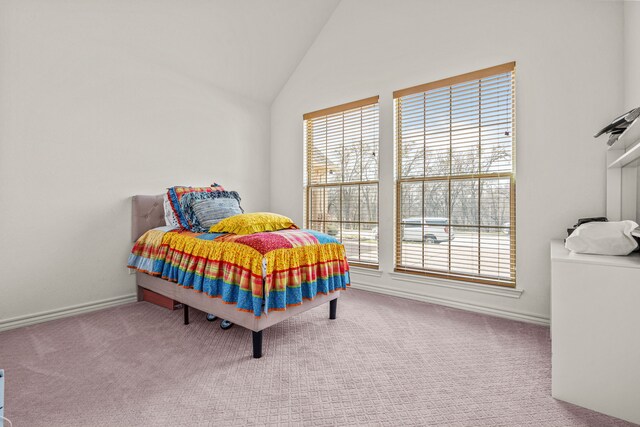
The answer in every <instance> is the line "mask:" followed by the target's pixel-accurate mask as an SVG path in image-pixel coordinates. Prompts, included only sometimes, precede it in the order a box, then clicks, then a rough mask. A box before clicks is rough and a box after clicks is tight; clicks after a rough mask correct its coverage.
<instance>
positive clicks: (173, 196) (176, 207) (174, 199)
mask: <svg viewBox="0 0 640 427" xmlns="http://www.w3.org/2000/svg"><path fill="white" fill-rule="evenodd" d="M216 191H224V188H222V186H221V185H219V184H216V183H213V184H212V185H211V187H185V186H182V185H178V186H175V187H171V188H169V189H167V197H168V199H169V205H170V208H171V211H173V214H174V216H175V217H176V219H177V221H178V224H179V226H180V227H181V228H186V229H188V228H189V221H188V220H187V218H186V216H185V214H184V211H183V210H182V204H181V203H180V201H181V200H182V198H183V197H184V196H185V194H190V193H213V192H216Z"/></svg>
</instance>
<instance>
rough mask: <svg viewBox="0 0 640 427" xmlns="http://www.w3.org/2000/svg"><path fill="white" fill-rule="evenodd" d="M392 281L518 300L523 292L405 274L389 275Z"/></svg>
mask: <svg viewBox="0 0 640 427" xmlns="http://www.w3.org/2000/svg"><path fill="white" fill-rule="evenodd" d="M389 275H390V276H391V278H392V279H393V280H398V281H403V282H413V283H419V284H421V285H429V286H438V287H441V288H448V289H457V290H461V291H470V292H478V293H481V294H489V295H498V296H502V297H507V298H515V299H518V298H520V296H521V295H522V293H523V292H524V290H523V289H517V288H507V287H502V286H494V285H483V284H478V283H471V282H462V281H456V280H447V279H438V278H435V277H427V276H416V275H414V274H407V273H397V272H392V273H389Z"/></svg>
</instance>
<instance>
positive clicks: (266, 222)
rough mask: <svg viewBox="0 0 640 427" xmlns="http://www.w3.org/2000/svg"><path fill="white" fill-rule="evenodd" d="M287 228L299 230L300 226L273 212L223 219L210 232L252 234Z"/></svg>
mask: <svg viewBox="0 0 640 427" xmlns="http://www.w3.org/2000/svg"><path fill="white" fill-rule="evenodd" d="M287 228H298V226H297V225H295V224H294V223H293V221H291V218H287V217H286V216H283V215H278V214H275V213H271V212H254V213H246V214H240V215H235V216H232V217H229V218H226V219H223V220H222V221H220V222H219V223H217V224H216V225H214V226H213V227H211V228H210V229H209V231H210V232H211V233H225V232H226V233H233V234H252V233H260V232H262V231H277V230H285V229H287Z"/></svg>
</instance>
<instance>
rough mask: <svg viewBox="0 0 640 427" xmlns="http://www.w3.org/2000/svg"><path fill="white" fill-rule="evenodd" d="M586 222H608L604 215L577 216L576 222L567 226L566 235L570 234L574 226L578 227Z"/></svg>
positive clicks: (574, 228)
mask: <svg viewBox="0 0 640 427" xmlns="http://www.w3.org/2000/svg"><path fill="white" fill-rule="evenodd" d="M588 222H609V220H608V219H607V217H606V216H594V217H591V218H578V222H577V223H575V224H574V225H573V227H570V228H567V236H571V233H573V232H574V231H575V230H576V228H578V227H580V226H581V225H582V224H586V223H588Z"/></svg>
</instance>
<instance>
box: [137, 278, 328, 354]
mask: <svg viewBox="0 0 640 427" xmlns="http://www.w3.org/2000/svg"><path fill="white" fill-rule="evenodd" d="M136 282H137V284H138V288H139V289H140V288H144V289H148V290H150V291H153V292H156V293H158V294H160V295H164V296H166V297H167V298H171V299H173V300H175V301H178V302H179V303H181V304H182V306H183V320H184V324H185V325H188V324H189V309H190V308H191V307H193V308H195V309H197V310H200V311H202V312H205V313H211V314H213V315H215V316H217V317H219V318H221V319H226V320H229V321H230V322H233V323H235V324H236V325H239V326H242V327H244V328H246V329H249V330H250V331H251V332H252V335H253V338H252V340H253V357H254V358H255V359H259V358H260V357H262V331H263V330H265V329H266V328H268V327H269V326H273V325H275V324H276V323H280V322H282V321H283V320H286V319H288V318H289V317H292V316H295V315H297V314H300V313H304V312H305V311H307V310H311V309H312V308H315V307H318V306H320V305H322V304H326V303H327V302H328V303H329V319H332V320H333V319H336V317H337V316H336V315H337V309H338V297H339V296H340V291H336V292H334V293H331V294H328V295H322V294H318V295H317V296H316V297H315V298H314V299H313V300H312V301H305V302H304V303H303V304H301V305H296V306H293V307H288V308H287V310H286V311H271V312H269V314H267V315H265V314H263V315H262V316H260V317H256V316H254V315H253V314H252V313H245V312H242V311H239V310H237V309H236V307H235V305H233V304H225V303H224V302H223V301H222V299H220V298H211V297H209V296H207V295H206V294H203V293H199V292H195V291H194V290H193V289H189V288H183V287H182V286H179V285H177V284H175V283H171V282H169V281H167V280H163V279H160V278H158V277H153V276H149V275H148V274H145V273H140V272H136Z"/></svg>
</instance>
